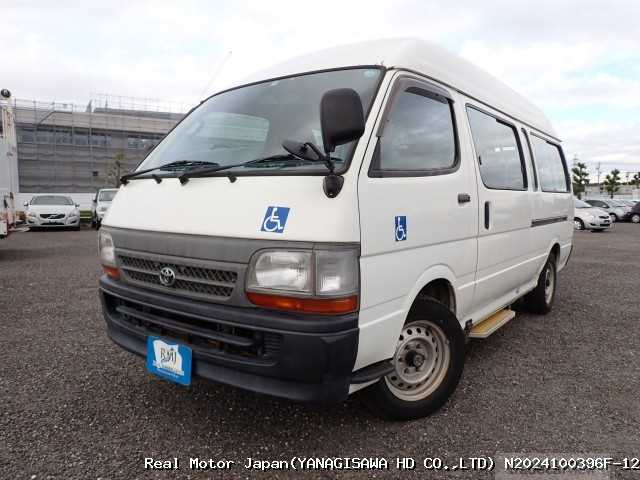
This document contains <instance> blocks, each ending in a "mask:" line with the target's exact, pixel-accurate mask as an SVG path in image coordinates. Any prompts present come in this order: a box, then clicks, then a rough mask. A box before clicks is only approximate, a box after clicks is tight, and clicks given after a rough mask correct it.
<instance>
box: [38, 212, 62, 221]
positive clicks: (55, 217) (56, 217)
mask: <svg viewBox="0 0 640 480" xmlns="http://www.w3.org/2000/svg"><path fill="white" fill-rule="evenodd" d="M40 218H47V219H49V220H59V219H61V218H64V213H41V214H40Z"/></svg>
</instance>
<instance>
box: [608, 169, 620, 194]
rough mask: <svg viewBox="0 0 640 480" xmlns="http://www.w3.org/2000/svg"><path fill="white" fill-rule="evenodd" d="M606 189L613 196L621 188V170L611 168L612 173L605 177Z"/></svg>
mask: <svg viewBox="0 0 640 480" xmlns="http://www.w3.org/2000/svg"><path fill="white" fill-rule="evenodd" d="M604 189H605V190H606V191H607V192H609V195H611V198H613V194H614V193H616V192H617V191H618V190H620V170H618V169H617V168H616V169H614V170H611V173H610V174H609V175H607V176H606V178H605V179H604Z"/></svg>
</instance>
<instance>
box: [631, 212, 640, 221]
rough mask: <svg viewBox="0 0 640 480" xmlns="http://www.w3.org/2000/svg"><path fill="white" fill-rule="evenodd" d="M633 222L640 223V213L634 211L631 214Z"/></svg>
mask: <svg viewBox="0 0 640 480" xmlns="http://www.w3.org/2000/svg"><path fill="white" fill-rule="evenodd" d="M631 223H640V214H639V213H634V214H633V215H631Z"/></svg>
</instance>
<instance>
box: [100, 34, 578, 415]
mask: <svg viewBox="0 0 640 480" xmlns="http://www.w3.org/2000/svg"><path fill="white" fill-rule="evenodd" d="M179 159H189V160H188V161H186V160H179ZM207 162H208V163H209V165H206V163H207ZM123 183H124V186H123V187H121V189H120V191H119V192H118V195H117V196H116V198H115V199H114V201H113V204H112V205H111V208H110V210H109V215H108V216H107V217H106V218H105V220H104V222H103V228H102V230H101V233H100V257H101V263H102V265H103V269H104V273H105V274H104V275H103V276H102V277H101V279H100V290H101V295H102V300H103V302H102V304H103V313H104V317H105V320H106V323H107V331H108V334H109V336H110V337H111V339H112V340H113V341H114V342H115V343H116V344H118V345H120V346H122V347H123V348H124V349H126V350H128V351H129V352H133V353H135V354H137V355H140V356H142V357H146V359H147V368H148V370H149V371H150V372H152V373H153V374H156V375H158V376H160V377H162V378H165V379H167V380H170V381H174V382H177V383H180V384H189V383H190V382H191V379H192V376H194V375H197V376H199V377H202V378H206V379H209V380H213V381H217V382H221V383H226V384H229V385H235V386H237V387H242V388H245V389H249V390H253V391H257V392H261V393H265V394H271V395H277V396H281V397H286V398H290V399H296V400H305V401H312V400H314V401H325V402H326V401H334V402H335V401H342V400H344V399H345V398H346V397H347V395H349V394H351V393H354V392H356V391H358V390H363V389H366V390H365V391H364V392H363V393H364V398H365V399H366V402H367V403H368V405H370V406H371V408H372V409H373V410H374V411H375V412H377V413H379V414H381V415H384V416H388V417H392V418H398V419H410V418H417V417H422V416H424V415H427V414H429V413H431V412H433V411H435V410H436V409H438V408H439V407H440V406H441V405H443V404H444V402H445V401H446V400H447V399H448V398H449V396H450V395H451V394H452V392H453V391H454V389H455V388H456V385H457V384H458V381H459V379H460V376H461V373H462V369H463V365H464V360H465V351H466V347H465V341H466V338H468V337H470V338H485V337H487V336H488V335H490V334H491V333H492V332H493V331H495V330H496V329H498V328H499V327H501V326H502V325H504V324H505V323H506V322H507V321H509V320H510V319H512V318H513V317H514V315H515V313H514V311H513V310H511V309H510V308H509V307H510V306H511V305H512V304H513V303H514V302H516V301H518V300H519V299H521V298H522V299H523V304H524V306H525V308H527V309H528V310H530V311H532V312H535V313H538V314H545V313H547V312H549V311H550V310H551V308H552V305H553V301H554V297H555V291H556V285H557V279H558V277H557V274H558V272H559V271H560V270H562V268H563V267H564V266H565V264H566V263H567V261H568V259H569V255H570V252H571V248H572V236H573V223H572V222H573V218H574V217H573V211H574V206H573V195H572V193H571V182H570V178H569V174H568V170H567V164H566V161H565V157H564V154H563V152H562V148H561V146H560V140H559V137H558V134H557V133H556V132H555V130H554V128H553V126H552V125H551V124H550V122H549V121H548V119H547V118H546V117H545V116H544V114H543V113H542V112H540V110H538V109H537V108H536V107H535V106H533V105H532V104H531V103H530V102H528V101H527V100H526V99H525V98H523V97H521V96H520V95H518V94H516V93H515V92H514V91H513V90H511V89H510V88H509V87H507V86H505V85H504V84H503V83H501V82H500V81H498V80H497V79H495V78H493V77H491V76H490V75H488V74H486V73H484V72H483V71H481V70H480V69H478V68H477V67H475V66H473V65H470V64H469V63H467V62H466V61H464V60H462V59H460V58H458V57H455V56H453V55H451V54H450V53H447V52H446V51H444V50H442V49H439V48H437V47H434V46H432V45H429V44H427V43H424V42H422V41H418V40H401V39H399V40H381V41H375V42H368V43H364V44H357V45H351V46H346V47H337V48H332V49H329V50H326V51H323V52H318V53H316V54H309V55H305V56H304V57H303V58H300V59H296V60H292V61H290V62H287V63H285V64H282V65H278V66H276V67H273V68H272V69H270V70H268V71H263V72H262V73H260V74H257V75H256V76H254V77H251V78H249V79H246V80H244V81H242V82H238V85H236V86H235V87H233V88H230V89H228V90H225V91H223V92H220V93H218V94H215V95H213V96H211V97H210V98H208V99H207V100H205V101H203V102H202V103H201V104H200V105H199V106H197V107H196V108H195V109H193V110H192V111H191V112H190V113H189V115H187V116H186V117H185V118H184V119H183V120H182V121H181V122H180V123H179V124H178V125H177V126H176V127H175V128H174V129H173V130H172V131H171V132H170V133H169V134H168V135H167V136H166V137H165V138H164V139H163V140H162V142H161V143H160V144H159V145H158V146H157V147H156V148H155V149H154V150H153V151H152V152H151V153H150V154H149V155H148V156H147V157H146V159H145V160H144V162H143V163H142V164H141V165H140V166H139V167H138V169H137V170H136V171H135V172H134V173H132V174H129V175H125V176H124V178H123ZM522 354H523V355H526V354H527V353H526V351H524V352H523V353H522ZM486 368H490V366H489V367H486Z"/></svg>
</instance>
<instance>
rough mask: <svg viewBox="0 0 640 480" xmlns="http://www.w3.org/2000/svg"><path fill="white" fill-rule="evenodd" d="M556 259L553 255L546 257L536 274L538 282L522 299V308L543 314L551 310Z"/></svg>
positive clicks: (554, 292)
mask: <svg viewBox="0 0 640 480" xmlns="http://www.w3.org/2000/svg"><path fill="white" fill-rule="evenodd" d="M556 279H557V271H556V261H555V257H554V256H550V257H549V258H548V259H547V263H545V265H544V267H543V268H542V272H540V275H539V276H538V284H537V285H536V288H534V289H533V290H532V291H531V292H529V293H528V294H526V295H525V296H524V299H523V302H522V303H523V306H524V308H525V309H526V310H527V311H529V312H532V313H538V314H540V315H544V314H546V313H549V312H550V311H551V308H552V307H553V300H554V299H555V296H556Z"/></svg>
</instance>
